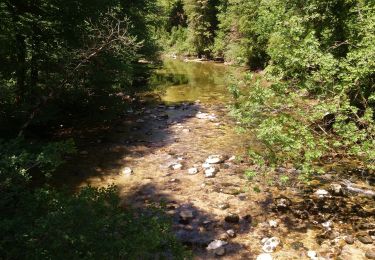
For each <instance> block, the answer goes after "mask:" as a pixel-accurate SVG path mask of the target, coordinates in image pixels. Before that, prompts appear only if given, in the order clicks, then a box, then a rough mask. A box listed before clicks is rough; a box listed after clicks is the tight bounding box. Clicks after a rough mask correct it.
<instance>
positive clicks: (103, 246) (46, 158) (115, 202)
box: [0, 140, 184, 259]
mask: <svg viewBox="0 0 375 260" xmlns="http://www.w3.org/2000/svg"><path fill="white" fill-rule="evenodd" d="M72 152H74V146H73V144H72V142H71V141H68V142H64V143H50V144H48V145H46V146H36V145H35V144H30V143H27V142H26V141H25V140H16V141H11V142H7V143H4V142H2V143H1V146H0V158H1V159H0V191H1V194H2V197H1V200H0V209H1V211H0V212H1V213H0V233H1V239H0V256H1V258H3V259H30V258H31V259H65V258H67V257H70V258H73V259H77V258H79V259H103V258H105V259H153V258H154V257H155V255H159V256H160V257H168V256H175V257H176V258H182V257H183V255H184V251H183V249H182V247H181V245H179V244H178V243H177V242H176V240H175V238H174V237H173V235H172V233H171V232H170V229H169V225H170V224H169V220H168V218H166V217H165V216H163V214H162V213H161V211H159V210H156V209H148V210H147V211H143V212H139V213H137V212H135V211H132V210H130V209H125V208H121V207H120V206H119V205H120V201H119V197H118V196H117V191H116V189H115V187H109V188H106V189H104V188H103V189H94V188H90V187H87V188H84V189H83V190H81V191H80V192H79V193H78V194H76V195H70V194H69V193H65V192H61V191H56V190H55V189H53V188H51V187H48V186H43V187H42V188H32V180H31V174H30V172H31V171H32V169H33V168H35V167H38V168H39V169H40V170H42V171H43V173H45V174H46V175H48V173H51V171H53V170H54V169H55V168H56V167H58V166H59V165H60V164H61V163H62V162H63V158H62V153H64V154H66V153H72Z"/></svg>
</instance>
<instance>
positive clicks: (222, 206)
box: [217, 202, 229, 210]
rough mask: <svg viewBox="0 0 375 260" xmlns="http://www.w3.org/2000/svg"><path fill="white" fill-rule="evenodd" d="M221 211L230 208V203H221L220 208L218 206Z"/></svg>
mask: <svg viewBox="0 0 375 260" xmlns="http://www.w3.org/2000/svg"><path fill="white" fill-rule="evenodd" d="M217 207H218V208H219V209H221V210H225V209H227V208H229V204H228V203H226V202H225V203H220V204H219V205H218V206H217Z"/></svg>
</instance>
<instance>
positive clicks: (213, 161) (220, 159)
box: [205, 155, 224, 164]
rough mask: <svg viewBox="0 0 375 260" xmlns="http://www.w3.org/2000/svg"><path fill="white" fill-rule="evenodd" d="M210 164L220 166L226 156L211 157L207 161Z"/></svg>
mask: <svg viewBox="0 0 375 260" xmlns="http://www.w3.org/2000/svg"><path fill="white" fill-rule="evenodd" d="M205 162H206V163H208V164H218V163H222V162H224V156H222V155H210V156H208V158H207V159H206V161H205Z"/></svg>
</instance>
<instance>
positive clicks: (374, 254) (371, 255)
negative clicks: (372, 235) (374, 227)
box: [365, 248, 375, 259]
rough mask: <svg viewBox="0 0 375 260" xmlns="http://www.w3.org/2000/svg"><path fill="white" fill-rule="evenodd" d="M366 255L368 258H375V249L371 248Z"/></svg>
mask: <svg viewBox="0 0 375 260" xmlns="http://www.w3.org/2000/svg"><path fill="white" fill-rule="evenodd" d="M365 256H366V257H367V258H368V259H375V249H374V248H373V249H369V250H367V251H366V253H365Z"/></svg>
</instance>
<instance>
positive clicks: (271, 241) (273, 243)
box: [262, 237, 280, 253]
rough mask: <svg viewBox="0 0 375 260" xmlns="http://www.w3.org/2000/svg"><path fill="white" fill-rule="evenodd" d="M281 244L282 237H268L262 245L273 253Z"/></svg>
mask: <svg viewBox="0 0 375 260" xmlns="http://www.w3.org/2000/svg"><path fill="white" fill-rule="evenodd" d="M279 245H280V239H279V238H277V237H271V238H268V239H267V240H266V241H265V242H264V244H263V247H262V250H263V251H264V252H266V253H272V252H274V251H275V250H276V248H277V247H278V246H279Z"/></svg>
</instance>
